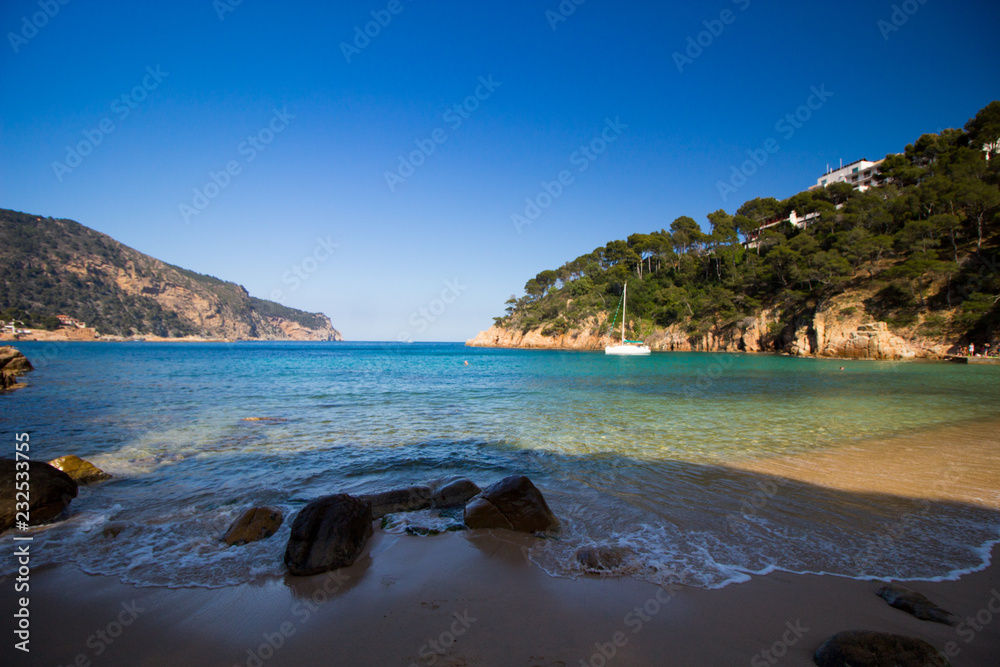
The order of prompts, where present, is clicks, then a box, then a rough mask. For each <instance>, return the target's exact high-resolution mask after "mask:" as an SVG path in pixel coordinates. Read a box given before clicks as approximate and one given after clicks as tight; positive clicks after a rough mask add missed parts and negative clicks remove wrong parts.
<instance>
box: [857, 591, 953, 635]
mask: <svg viewBox="0 0 1000 667" xmlns="http://www.w3.org/2000/svg"><path fill="white" fill-rule="evenodd" d="M876 595H878V596H879V597H880V598H883V599H884V600H885V601H886V602H888V603H889V604H890V605H891V606H893V607H895V608H896V609H901V610H903V611H905V612H907V613H908V614H913V615H914V616H916V617H917V618H919V619H920V620H922V621H934V622H935V623H944V624H945V625H955V623H956V622H957V621H958V617H956V616H955V615H954V614H952V613H951V612H950V611H946V610H944V609H942V608H941V607H939V606H937V605H936V604H934V603H933V602H931V601H930V600H928V599H927V598H926V597H924V596H923V595H921V594H920V593H917V592H916V591H911V590H910V589H909V588H906V587H905V586H900V585H899V584H889V585H887V586H883V587H882V588H880V589H878V592H877V593H876Z"/></svg>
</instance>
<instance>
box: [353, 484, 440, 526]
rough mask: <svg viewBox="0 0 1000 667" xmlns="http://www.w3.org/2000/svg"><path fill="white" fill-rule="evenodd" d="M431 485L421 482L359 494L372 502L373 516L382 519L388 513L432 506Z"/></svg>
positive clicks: (411, 510)
mask: <svg viewBox="0 0 1000 667" xmlns="http://www.w3.org/2000/svg"><path fill="white" fill-rule="evenodd" d="M431 495H432V491H431V487H429V486H425V485H423V484H419V485H417V486H408V487H406V488H404V489H393V490H392V491H382V492H381V493H366V494H364V495H361V496H358V498H359V499H361V500H367V501H368V502H370V503H371V504H372V517H373V518H375V519H381V518H382V517H384V516H385V515H386V514H393V513H394V512H413V511H415V510H425V509H428V508H429V507H430V506H431Z"/></svg>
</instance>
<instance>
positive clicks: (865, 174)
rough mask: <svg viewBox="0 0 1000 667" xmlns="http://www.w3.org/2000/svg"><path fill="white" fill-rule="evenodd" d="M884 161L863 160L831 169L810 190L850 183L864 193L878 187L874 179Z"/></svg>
mask: <svg viewBox="0 0 1000 667" xmlns="http://www.w3.org/2000/svg"><path fill="white" fill-rule="evenodd" d="M883 161H884V158H883V160H875V161H874V162H872V161H871V160H868V159H867V158H861V159H860V160H855V161H854V162H852V163H850V164H845V165H844V166H843V167H840V168H839V169H831V170H829V171H827V172H826V173H825V174H823V175H822V176H820V177H819V178H817V179H816V185H814V186H812V187H810V188H809V189H810V190H815V189H816V188H824V187H826V186H827V185H832V184H833V183H850V184H851V185H853V186H854V187H855V189H857V190H861V191H862V192H864V191H865V190H867V189H868V188H870V187H871V186H873V185H878V183H876V182H875V181H874V180H873V177H874V176H875V174H876V173H877V167H878V166H879V165H880V164H882V162H883Z"/></svg>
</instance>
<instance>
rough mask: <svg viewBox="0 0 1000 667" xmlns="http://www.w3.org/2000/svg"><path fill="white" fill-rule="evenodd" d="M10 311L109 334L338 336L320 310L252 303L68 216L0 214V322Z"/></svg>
mask: <svg viewBox="0 0 1000 667" xmlns="http://www.w3.org/2000/svg"><path fill="white" fill-rule="evenodd" d="M17 311H20V312H21V313H23V315H21V317H26V318H28V319H31V320H34V321H35V322H36V323H45V322H47V323H52V322H53V317H54V316H55V315H68V316H70V317H74V318H76V319H78V320H81V321H83V322H86V324H87V326H90V327H94V328H96V329H97V330H98V331H99V332H100V333H102V334H114V335H119V336H135V335H153V336H163V337H171V338H173V337H180V336H191V335H193V336H205V337H211V338H232V339H252V340H342V338H341V335H340V332H338V331H337V330H336V329H334V328H333V326H332V325H331V323H330V319H329V318H328V317H327V316H326V315H323V314H322V313H307V312H304V311H301V310H296V309H294V308H288V307H285V306H282V305H281V304H279V303H274V302H272V301H265V300H263V299H257V298H254V297H252V296H250V295H249V294H248V293H247V291H246V289H244V288H243V286H242V285H237V284H236V283H231V282H227V281H224V280H220V279H218V278H213V277H212V276H205V275H201V274H199V273H195V272H194V271H188V270H187V269H182V268H180V267H178V266H173V265H170V264H167V263H165V262H161V261H160V260H158V259H155V258H153V257H150V256H149V255H144V254H143V253H141V252H139V251H137V250H133V249H132V248H129V247H128V246H126V245H123V244H121V243H119V242H118V241H116V240H114V239H113V238H111V237H110V236H107V235H105V234H101V233H100V232H96V231H94V230H93V229H90V228H88V227H85V226H83V225H81V224H80V223H78V222H74V221H72V220H56V219H53V218H43V217H40V216H37V215H29V214H26V213H19V212H17V211H10V210H6V209H0V316H2V315H3V314H4V313H5V312H6V313H7V315H8V316H9V315H10V314H11V313H14V312H17Z"/></svg>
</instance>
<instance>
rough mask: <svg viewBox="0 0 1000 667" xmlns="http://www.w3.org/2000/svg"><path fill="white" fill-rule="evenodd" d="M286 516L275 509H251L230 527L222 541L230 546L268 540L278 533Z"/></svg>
mask: <svg viewBox="0 0 1000 667" xmlns="http://www.w3.org/2000/svg"><path fill="white" fill-rule="evenodd" d="M284 519H285V515H284V514H283V513H282V511H281V510H279V509H277V508H275V507H251V508H250V509H248V510H247V511H245V512H243V514H241V515H240V516H239V518H238V519H236V521H234V522H233V523H232V525H231V526H229V529H228V530H227V531H226V534H225V535H223V536H222V541H223V542H225V543H226V544H228V545H230V546H242V545H244V544H249V543H250V542H257V541H259V540H266V539H267V538H269V537H271V536H272V535H274V534H275V533H276V532H278V528H280V527H281V523H282V522H283V521H284Z"/></svg>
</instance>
